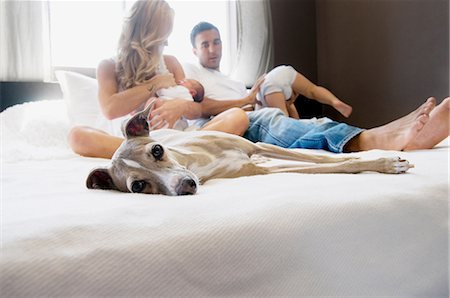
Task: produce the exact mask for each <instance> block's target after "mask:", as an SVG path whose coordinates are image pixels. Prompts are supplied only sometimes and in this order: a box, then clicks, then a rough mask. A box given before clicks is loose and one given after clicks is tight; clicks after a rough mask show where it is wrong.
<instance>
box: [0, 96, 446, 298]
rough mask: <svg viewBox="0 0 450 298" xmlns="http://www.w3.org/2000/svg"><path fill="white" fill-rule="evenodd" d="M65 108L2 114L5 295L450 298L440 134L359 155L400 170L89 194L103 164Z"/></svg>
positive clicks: (55, 105) (34, 106)
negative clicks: (77, 138)
mask: <svg viewBox="0 0 450 298" xmlns="http://www.w3.org/2000/svg"><path fill="white" fill-rule="evenodd" d="M64 111H65V106H64V103H63V102H62V101H59V100H57V101H42V102H35V103H29V104H24V105H20V106H15V107H13V108H10V109H8V110H6V111H5V112H3V113H1V122H2V123H1V124H2V128H1V129H2V130H1V134H2V173H1V187H2V190H1V196H2V226H1V232H2V257H1V277H0V284H1V295H2V297H35V296H45V297H49V296H54V297H67V296H73V297H75V296H76V297H101V296H108V297H111V296H123V297H137V296H139V297H143V296H146V297H148V296H195V297H198V296H256V297H262V296H295V297H299V296H365V297H366V296H421V297H432V296H433V297H448V294H449V289H448V284H449V281H448V271H449V270H448V237H449V233H448V202H449V160H448V159H449V155H448V153H449V150H448V139H447V140H446V141H445V142H442V143H441V144H440V145H439V146H438V147H437V148H435V149H433V150H424V151H415V152H392V151H379V150H376V151H370V152H365V153H361V154H358V155H359V156H362V157H364V158H370V157H379V156H395V155H399V156H401V157H403V158H406V159H408V160H409V161H410V162H412V163H413V164H415V168H413V169H411V170H410V172H409V173H407V174H404V175H384V174H377V173H362V174H356V175H355V174H317V175H308V174H272V175H266V176H253V177H242V178H237V179H219V180H212V181H209V182H207V183H206V184H205V185H202V186H200V189H199V192H198V194H196V195H194V196H183V197H166V196H161V195H142V194H126V193H119V192H115V191H103V190H88V189H87V188H86V187H85V179H86V177H87V175H88V173H89V171H90V170H91V169H92V168H94V167H97V166H101V165H105V164H107V163H108V161H107V160H103V159H90V158H82V157H79V156H77V155H75V154H74V153H72V152H71V151H70V150H69V148H68V146H67V141H66V135H67V132H68V130H69V124H68V121H67V120H66V118H67V117H66V116H65V115H66V114H65V113H64ZM55 113H56V114H55ZM317 152H319V153H323V154H330V153H326V152H323V151H317Z"/></svg>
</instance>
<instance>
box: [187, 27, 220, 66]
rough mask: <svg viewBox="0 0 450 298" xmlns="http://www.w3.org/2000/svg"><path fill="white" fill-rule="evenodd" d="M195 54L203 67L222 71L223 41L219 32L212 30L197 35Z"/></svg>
mask: <svg viewBox="0 0 450 298" xmlns="http://www.w3.org/2000/svg"><path fill="white" fill-rule="evenodd" d="M193 52H194V55H195V56H197V58H198V60H199V62H200V64H201V65H202V66H203V67H206V68H211V69H215V70H220V59H221V58H222V41H221V40H220V34H219V32H218V31H217V30H215V29H211V30H206V31H203V32H200V33H199V34H197V36H196V37H195V48H194V49H193Z"/></svg>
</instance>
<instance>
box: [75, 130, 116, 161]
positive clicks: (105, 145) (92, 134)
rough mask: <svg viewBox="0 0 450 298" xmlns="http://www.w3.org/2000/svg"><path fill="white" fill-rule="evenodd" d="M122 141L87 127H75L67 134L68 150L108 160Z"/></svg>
mask: <svg viewBox="0 0 450 298" xmlns="http://www.w3.org/2000/svg"><path fill="white" fill-rule="evenodd" d="M123 140H124V139H123V138H119V137H114V136H111V135H109V134H107V133H106V132H104V131H101V130H98V129H95V128H90V127H87V126H76V127H74V128H72V129H71V131H70V133H69V145H70V148H72V150H73V151H74V152H75V153H77V154H80V155H82V156H86V157H100V158H109V159H110V158H111V157H112V156H113V154H114V152H116V150H117V148H119V146H120V145H121V144H122V142H123Z"/></svg>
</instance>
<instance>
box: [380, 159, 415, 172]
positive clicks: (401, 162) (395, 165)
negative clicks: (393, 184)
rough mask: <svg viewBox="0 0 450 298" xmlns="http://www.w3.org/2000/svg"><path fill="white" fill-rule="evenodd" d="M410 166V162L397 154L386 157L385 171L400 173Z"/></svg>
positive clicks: (411, 166) (412, 166)
mask: <svg viewBox="0 0 450 298" xmlns="http://www.w3.org/2000/svg"><path fill="white" fill-rule="evenodd" d="M410 168H414V165H412V164H410V163H409V161H407V160H406V159H402V158H401V157H398V156H397V157H391V158H386V173H390V174H402V173H406V172H407V171H408V170H409V169H410Z"/></svg>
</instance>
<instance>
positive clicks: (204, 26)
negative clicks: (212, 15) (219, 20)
mask: <svg viewBox="0 0 450 298" xmlns="http://www.w3.org/2000/svg"><path fill="white" fill-rule="evenodd" d="M212 29H214V30H216V31H217V32H219V29H217V27H216V26H214V25H213V24H211V23H208V22H200V23H198V24H197V25H195V26H194V28H192V31H191V44H192V47H194V48H195V37H196V36H197V35H198V34H199V33H202V32H203V31H208V30H212Z"/></svg>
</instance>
